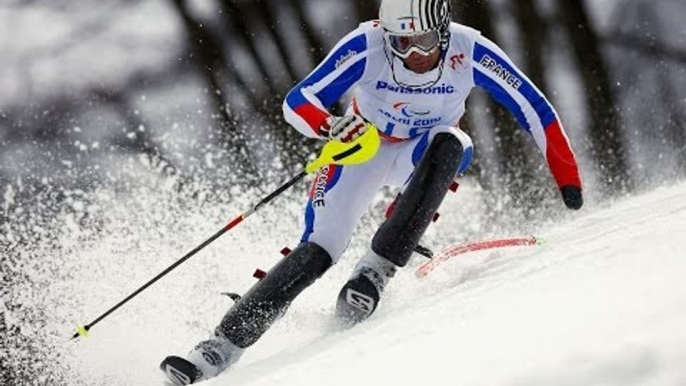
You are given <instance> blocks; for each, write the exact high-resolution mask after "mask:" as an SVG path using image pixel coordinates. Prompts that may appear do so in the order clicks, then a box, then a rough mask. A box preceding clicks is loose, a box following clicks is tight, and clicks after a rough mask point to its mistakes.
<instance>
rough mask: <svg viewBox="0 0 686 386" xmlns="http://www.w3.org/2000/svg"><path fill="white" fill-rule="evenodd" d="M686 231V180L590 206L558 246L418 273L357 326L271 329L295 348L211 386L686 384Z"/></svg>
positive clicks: (555, 238)
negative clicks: (298, 336)
mask: <svg viewBox="0 0 686 386" xmlns="http://www.w3.org/2000/svg"><path fill="white" fill-rule="evenodd" d="M684 235H686V186H684V185H681V186H679V187H675V188H668V189H660V190H658V191H655V192H653V193H650V194H647V195H644V196H640V197H635V198H631V199H627V200H625V201H622V202H619V203H617V204H615V205H614V206H612V207H610V208H606V209H598V210H593V211H587V212H586V213H585V214H583V215H580V216H579V217H578V218H577V219H575V220H573V221H571V222H569V223H566V224H560V225H559V226H557V227H555V228H554V229H550V230H549V231H548V232H547V234H546V236H547V239H548V243H547V244H546V245H544V246H540V247H522V248H519V249H517V250H508V251H500V252H497V253H490V254H488V253H485V254H481V255H471V256H469V255H468V256H462V257H460V258H456V259H455V261H449V262H448V263H446V265H445V266H443V267H441V268H440V269H439V270H437V271H436V272H434V274H433V275H430V276H429V277H428V278H427V279H425V281H426V282H424V283H421V284H418V283H415V282H416V279H414V278H413V277H412V275H411V273H410V274H407V275H404V276H403V277H401V278H399V279H398V280H397V281H396V282H394V284H393V286H392V288H391V289H389V293H388V294H387V295H388V297H392V299H390V302H389V303H390V304H386V305H385V307H382V308H381V309H380V311H379V313H378V314H377V315H376V317H375V318H373V319H372V320H370V321H369V323H367V324H365V325H361V326H358V327H356V328H354V329H353V330H351V331H346V332H337V333H332V334H321V335H320V336H317V337H316V338H314V339H312V340H311V341H310V342H308V343H307V344H304V345H297V344H294V346H293V347H290V348H289V347H288V344H287V343H286V342H288V339H289V338H288V336H287V334H286V332H283V335H281V336H273V335H272V336H267V337H266V338H265V341H264V342H260V343H263V344H265V345H269V344H271V345H273V346H285V347H286V348H284V349H283V351H281V352H280V353H278V354H276V355H273V356H272V357H269V358H267V359H263V360H259V361H252V362H251V360H250V358H249V357H248V356H247V355H246V357H245V361H244V362H242V363H239V364H238V365H237V366H236V367H235V368H234V369H233V370H232V371H230V372H228V373H226V374H223V375H221V376H219V377H218V378H216V379H214V380H211V381H209V382H208V383H207V385H208V386H210V385H212V386H222V385H251V386H259V385H301V386H302V385H312V386H314V385H322V384H325V385H332V386H333V385H341V386H343V385H345V386H348V385H421V384H429V385H513V386H517V385H527V386H536V385H557V386H559V385H585V386H590V385H622V386H626V385H661V386H665V385H686V365H685V363H686V280H685V279H684V276H685V275H686V247H685V246H684V244H683V243H684V239H683V236H684ZM422 286H423V288H422Z"/></svg>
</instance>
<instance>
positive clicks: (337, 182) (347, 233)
mask: <svg viewBox="0 0 686 386" xmlns="http://www.w3.org/2000/svg"><path fill="white" fill-rule="evenodd" d="M395 152H397V151H396V150H393V149H389V148H388V147H387V146H386V145H385V144H384V145H382V147H381V149H380V150H379V152H378V153H377V155H376V156H375V158H374V159H372V160H371V161H370V162H368V163H365V164H362V165H354V166H345V167H342V166H335V165H330V166H327V167H325V168H323V169H322V170H321V171H320V172H319V173H318V174H317V176H316V178H315V181H314V182H313V186H312V190H311V192H310V200H309V201H308V203H307V209H306V216H305V217H306V230H305V233H304V234H303V237H302V240H301V243H300V245H299V246H298V247H296V248H295V249H294V250H293V251H292V252H291V253H290V254H288V256H286V257H284V258H283V259H282V260H281V261H280V262H279V263H277V264H276V265H275V266H274V267H273V268H272V269H271V270H270V271H269V272H268V273H267V276H266V277H264V278H263V279H261V280H260V281H259V282H257V283H256V284H255V285H254V286H253V287H252V288H251V289H250V290H249V291H248V292H247V293H246V294H245V295H244V296H243V297H242V298H241V299H240V300H239V301H238V302H237V303H236V304H235V305H234V306H233V307H232V308H231V309H230V310H229V311H228V312H227V313H226V315H225V316H224V318H223V319H222V321H221V323H220V324H219V326H218V327H217V328H216V330H215V333H214V336H212V337H211V338H210V339H208V340H206V341H203V342H201V343H200V344H199V345H198V346H196V348H195V349H194V350H193V351H192V352H191V353H190V355H189V356H188V360H185V359H182V358H179V357H170V358H167V359H166V360H165V361H164V362H163V363H162V366H163V370H164V371H165V372H166V373H167V374H168V376H169V378H170V379H172V380H175V381H177V382H178V381H179V379H180V378H184V377H186V378H187V379H188V380H189V382H187V383H191V382H195V381H197V380H201V379H207V378H209V377H213V376H215V375H217V374H219V373H220V372H221V371H223V370H224V369H226V368H227V367H228V366H229V365H230V364H231V363H233V362H235V361H236V360H237V359H238V358H239V357H240V356H241V355H242V353H243V350H244V349H245V348H247V347H249V346H250V345H252V344H253V343H255V342H256V341H257V340H258V339H259V338H260V337H261V336H262V334H264V332H266V331H267V329H269V327H270V326H271V325H272V324H273V322H274V321H275V320H276V319H278V318H279V317H280V316H282V315H283V314H284V313H285V312H286V310H287V309H288V307H289V306H290V304H291V302H292V301H293V300H294V299H295V298H296V297H297V296H298V295H299V294H300V293H301V292H302V291H303V290H304V289H305V288H307V287H308V286H310V285H311V284H312V283H314V281H315V280H317V279H318V278H319V277H321V276H322V275H323V274H324V272H326V270H327V269H328V268H329V267H331V265H333V264H334V263H335V262H337V261H338V259H339V258H340V256H341V255H342V254H343V252H344V251H345V248H346V247H347V245H348V242H349V239H350V237H351V235H352V233H353V230H354V228H355V225H356V223H357V222H358V220H359V218H360V217H361V216H362V214H363V213H364V211H365V210H366V208H367V207H368V206H369V203H370V202H371V201H372V199H373V197H374V195H375V194H376V192H377V190H378V189H379V187H380V186H381V185H382V184H383V182H384V181H385V179H386V177H387V175H388V173H389V170H390V168H391V166H392V164H393V161H394V159H395ZM169 366H171V368H170V367H169ZM179 374H181V375H179Z"/></svg>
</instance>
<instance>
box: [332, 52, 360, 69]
mask: <svg viewBox="0 0 686 386" xmlns="http://www.w3.org/2000/svg"><path fill="white" fill-rule="evenodd" d="M355 55H357V51H353V50H348V53H347V54H344V55H342V56H341V57H340V58H338V60H336V68H340V67H341V66H342V65H343V64H345V62H347V61H348V60H350V59H352V58H353V57H355Z"/></svg>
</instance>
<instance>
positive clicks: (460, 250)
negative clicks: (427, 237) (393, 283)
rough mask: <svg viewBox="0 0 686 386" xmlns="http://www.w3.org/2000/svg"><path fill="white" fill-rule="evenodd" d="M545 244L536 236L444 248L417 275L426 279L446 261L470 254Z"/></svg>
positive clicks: (476, 242)
mask: <svg viewBox="0 0 686 386" xmlns="http://www.w3.org/2000/svg"><path fill="white" fill-rule="evenodd" d="M540 244H543V239H541V238H537V237H535V236H525V237H512V238H505V239H494V240H483V241H474V242H470V243H467V244H461V245H454V246H450V247H447V248H444V249H443V250H441V251H440V252H439V253H437V254H436V255H435V256H434V257H433V258H432V259H431V260H429V261H426V262H424V263H423V264H422V265H420V266H419V268H417V271H416V272H415V275H416V276H417V277H419V278H423V277H426V276H427V275H428V274H429V273H431V271H433V270H434V269H436V267H438V266H439V265H441V264H442V263H443V262H445V261H446V260H449V259H450V258H452V257H455V256H458V255H464V254H466V253H470V252H476V251H483V250H487V249H495V248H504V247H517V246H526V245H540Z"/></svg>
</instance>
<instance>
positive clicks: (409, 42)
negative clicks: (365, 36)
mask: <svg viewBox="0 0 686 386" xmlns="http://www.w3.org/2000/svg"><path fill="white" fill-rule="evenodd" d="M387 36H388V43H389V45H390V46H391V49H392V50H393V51H394V52H395V53H396V54H398V55H399V56H401V57H407V56H409V54H410V49H412V47H416V48H418V49H419V50H420V51H422V52H423V53H425V54H429V53H430V52H431V51H433V49H434V48H436V46H437V45H438V43H439V41H440V37H439V36H438V31H428V32H425V33H422V34H418V35H396V34H390V33H389V34H387Z"/></svg>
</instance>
